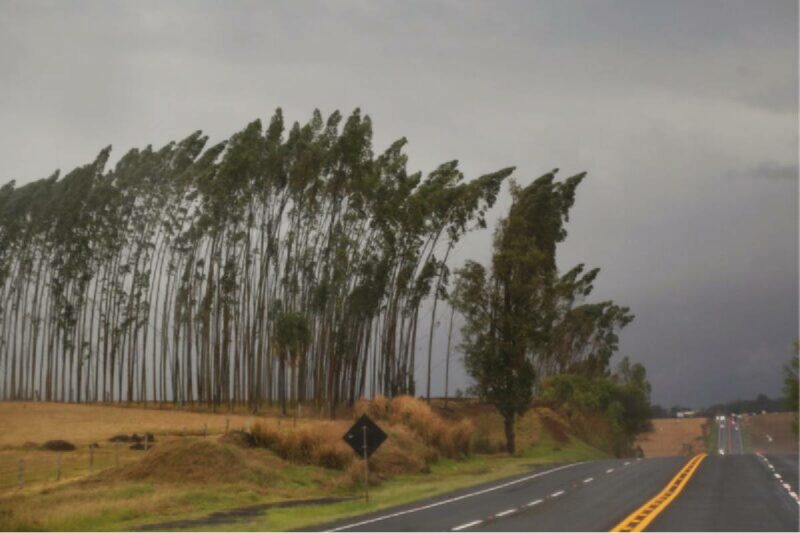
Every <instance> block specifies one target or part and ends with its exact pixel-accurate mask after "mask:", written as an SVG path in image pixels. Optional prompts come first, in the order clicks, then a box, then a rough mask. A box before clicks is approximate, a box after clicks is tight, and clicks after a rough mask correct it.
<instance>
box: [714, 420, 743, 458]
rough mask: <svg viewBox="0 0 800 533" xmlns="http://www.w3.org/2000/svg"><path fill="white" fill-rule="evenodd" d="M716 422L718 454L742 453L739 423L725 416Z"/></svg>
mask: <svg viewBox="0 0 800 533" xmlns="http://www.w3.org/2000/svg"><path fill="white" fill-rule="evenodd" d="M715 423H716V424H717V426H718V427H717V447H718V448H719V453H720V454H728V455H730V454H742V453H744V441H743V439H742V428H741V424H740V423H739V422H738V421H737V420H736V419H735V418H732V417H726V418H724V419H723V420H721V421H716V422H715Z"/></svg>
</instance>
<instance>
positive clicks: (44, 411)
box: [0, 402, 258, 448]
mask: <svg viewBox="0 0 800 533" xmlns="http://www.w3.org/2000/svg"><path fill="white" fill-rule="evenodd" d="M226 419H229V420H230V428H231V429H241V428H245V427H249V426H251V425H252V424H253V422H254V421H255V420H257V419H258V417H254V416H247V415H241V414H213V413H197V412H189V411H179V410H172V409H156V408H147V409H143V408H138V407H112V406H105V405H87V404H63V403H36V402H0V448H3V447H19V446H22V445H23V444H24V443H26V442H33V443H37V444H41V443H43V442H45V441H48V440H53V439H64V440H66V441H69V442H72V443H73V444H76V445H81V444H89V443H92V442H101V441H105V440H107V439H108V438H110V437H112V436H113V435H117V434H120V433H127V434H130V433H134V432H136V433H139V434H142V433H143V432H145V431H149V432H152V433H155V434H165V433H169V434H179V433H181V432H182V431H183V430H184V429H186V430H187V431H188V432H190V433H194V434H199V433H202V431H203V428H204V426H205V425H208V431H209V433H222V432H224V431H225V423H226Z"/></svg>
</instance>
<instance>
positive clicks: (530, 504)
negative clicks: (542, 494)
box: [527, 500, 544, 507]
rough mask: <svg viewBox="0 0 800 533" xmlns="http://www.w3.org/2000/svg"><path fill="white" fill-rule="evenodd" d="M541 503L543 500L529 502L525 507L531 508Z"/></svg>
mask: <svg viewBox="0 0 800 533" xmlns="http://www.w3.org/2000/svg"><path fill="white" fill-rule="evenodd" d="M543 501H544V500H533V501H532V502H530V503H529V504H527V506H528V507H533V506H534V505H539V504H540V503H542V502H543Z"/></svg>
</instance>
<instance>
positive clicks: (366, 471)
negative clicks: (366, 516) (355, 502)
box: [361, 426, 369, 503]
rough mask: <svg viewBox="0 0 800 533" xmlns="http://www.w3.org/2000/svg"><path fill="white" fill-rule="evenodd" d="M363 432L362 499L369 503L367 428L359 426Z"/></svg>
mask: <svg viewBox="0 0 800 533" xmlns="http://www.w3.org/2000/svg"><path fill="white" fill-rule="evenodd" d="M361 429H363V430H364V444H363V445H362V447H363V448H364V499H365V500H366V502H365V503H369V461H368V460H367V459H368V457H367V426H361Z"/></svg>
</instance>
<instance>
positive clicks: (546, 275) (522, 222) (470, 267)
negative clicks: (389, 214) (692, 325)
mask: <svg viewBox="0 0 800 533" xmlns="http://www.w3.org/2000/svg"><path fill="white" fill-rule="evenodd" d="M584 177H585V174H583V173H582V174H578V175H576V176H573V177H571V178H567V179H566V180H564V181H563V182H556V181H555V171H554V172H552V173H550V174H546V175H544V176H542V177H540V178H539V179H537V180H535V181H534V182H533V183H532V184H531V185H529V186H527V187H525V188H521V187H518V186H516V185H512V190H511V193H512V197H513V203H512V205H511V209H510V210H509V214H508V217H507V218H505V219H503V220H501V221H500V222H499V224H498V228H497V231H496V234H495V239H494V254H493V256H492V267H491V271H487V270H486V268H485V267H484V266H483V265H480V264H478V263H475V262H472V261H468V262H467V263H466V264H465V265H464V267H463V268H461V269H460V270H458V271H457V272H456V283H455V289H454V293H453V295H452V298H451V301H452V305H453V306H454V307H455V308H456V309H458V310H459V311H460V312H461V314H462V315H463V316H464V318H465V325H464V327H463V329H462V337H463V346H462V347H463V349H464V353H465V357H464V361H465V365H466V368H467V371H468V372H469V374H470V376H472V378H473V379H474V380H475V383H476V385H475V390H476V392H477V394H478V395H479V396H480V397H481V398H482V399H483V400H485V401H488V402H490V403H492V404H493V405H495V407H496V408H497V409H498V411H499V412H500V414H501V415H502V416H503V417H504V419H505V421H506V437H507V443H508V445H507V448H508V451H509V452H513V451H514V447H515V445H514V417H516V416H518V415H521V414H523V413H524V412H525V411H526V410H527V409H528V408H529V407H530V404H531V400H532V397H533V390H534V385H535V381H536V375H537V369H538V370H539V372H540V373H543V374H545V375H547V374H553V373H559V372H581V373H583V374H586V375H590V376H591V375H602V374H603V373H604V372H605V371H606V368H607V366H608V361H609V359H610V358H611V355H612V354H613V352H614V351H615V350H616V349H617V343H618V337H617V335H616V331H617V330H618V329H619V328H621V327H624V326H625V325H627V324H628V323H629V322H630V321H631V320H632V319H633V316H632V315H630V314H629V312H628V311H629V310H628V309H627V308H625V307H619V306H616V305H614V304H613V302H601V303H598V304H586V305H578V306H575V303H576V302H578V301H581V300H582V299H583V298H585V297H586V296H588V295H589V293H590V292H591V290H592V282H593V281H594V279H595V277H596V276H597V272H598V270H596V269H595V270H591V271H589V272H584V266H583V265H578V266H576V267H575V268H573V269H572V270H570V271H569V272H567V273H566V274H565V275H563V276H559V274H558V270H557V267H556V246H557V244H558V243H559V242H562V241H563V240H564V239H565V238H566V236H567V232H566V229H565V227H564V225H565V223H566V222H567V221H568V219H569V210H570V208H571V207H572V205H573V203H574V201H575V190H576V188H577V187H578V185H579V184H580V183H581V181H582V180H583V178H584Z"/></svg>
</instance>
